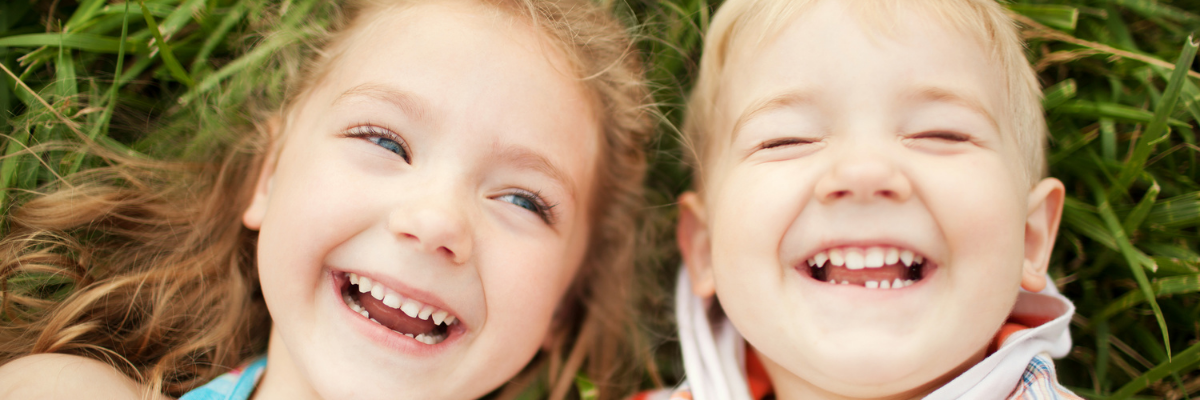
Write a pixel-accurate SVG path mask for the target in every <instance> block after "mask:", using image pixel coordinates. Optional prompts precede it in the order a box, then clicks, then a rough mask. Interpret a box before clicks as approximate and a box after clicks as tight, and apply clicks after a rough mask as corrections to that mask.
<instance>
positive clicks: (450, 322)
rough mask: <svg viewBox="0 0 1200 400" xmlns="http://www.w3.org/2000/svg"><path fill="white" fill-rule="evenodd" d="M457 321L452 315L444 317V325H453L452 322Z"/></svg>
mask: <svg viewBox="0 0 1200 400" xmlns="http://www.w3.org/2000/svg"><path fill="white" fill-rule="evenodd" d="M457 320H458V318H455V317H454V316H453V315H451V316H447V317H446V325H450V324H453V323H454V321H457Z"/></svg>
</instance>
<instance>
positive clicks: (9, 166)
mask: <svg viewBox="0 0 1200 400" xmlns="http://www.w3.org/2000/svg"><path fill="white" fill-rule="evenodd" d="M6 138H7V139H8V140H6V141H5V142H6V143H7V144H6V145H5V146H4V147H5V149H4V161H3V162H0V211H5V212H7V209H8V193H9V191H10V189H12V188H13V184H14V183H15V182H16V176H17V167H18V166H20V165H21V158H24V156H18V155H17V153H19V152H21V151H24V150H25V148H26V146H27V145H28V144H29V131H28V130H24V129H19V130H18V131H16V132H13V135H12V136H7V137H6Z"/></svg>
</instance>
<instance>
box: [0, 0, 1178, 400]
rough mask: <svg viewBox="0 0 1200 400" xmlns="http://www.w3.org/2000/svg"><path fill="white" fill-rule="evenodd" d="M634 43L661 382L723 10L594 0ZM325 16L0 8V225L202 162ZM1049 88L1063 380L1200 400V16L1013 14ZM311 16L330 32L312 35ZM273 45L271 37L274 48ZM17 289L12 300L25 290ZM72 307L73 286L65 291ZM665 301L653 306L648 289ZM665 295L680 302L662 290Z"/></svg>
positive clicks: (236, 9) (1119, 6) (1036, 8)
mask: <svg viewBox="0 0 1200 400" xmlns="http://www.w3.org/2000/svg"><path fill="white" fill-rule="evenodd" d="M598 1H604V3H605V4H606V5H607V6H609V7H611V8H612V9H613V10H614V12H616V13H617V14H618V15H620V16H621V18H623V19H625V20H626V21H627V22H628V23H629V24H630V25H631V26H635V27H636V29H635V30H636V32H637V34H638V35H639V38H640V40H639V44H640V46H641V48H642V50H643V51H644V53H643V56H644V57H645V59H646V61H647V64H648V66H649V68H650V78H651V80H652V81H653V83H654V84H655V87H656V88H657V90H656V97H657V100H658V102H659V103H660V104H659V113H660V115H661V121H662V123H661V128H662V129H661V134H660V135H659V137H658V139H657V140H656V141H655V143H654V144H653V145H654V151H653V152H652V154H651V161H652V170H651V174H650V176H649V185H650V188H651V193H650V197H651V202H652V205H653V207H654V208H653V211H654V212H655V214H656V215H657V216H658V217H659V218H653V219H651V220H650V221H649V223H648V228H649V229H648V232H649V233H648V234H647V236H648V239H647V242H648V243H654V245H652V246H647V247H646V248H645V249H644V250H645V253H646V257H644V259H645V261H644V263H645V264H646V265H644V267H646V269H647V271H648V272H647V273H646V276H647V278H648V279H647V280H648V281H649V284H648V285H647V286H646V287H645V288H643V289H644V291H645V292H646V296H645V298H644V299H643V300H642V301H643V303H644V304H643V307H642V308H643V309H646V310H650V312H649V313H648V315H647V317H648V318H646V319H645V323H644V325H645V326H644V328H645V329H644V330H645V333H647V334H648V337H649V338H650V343H651V344H652V345H653V354H654V359H655V360H657V362H656V363H654V364H655V365H654V366H653V367H652V368H651V369H650V374H649V376H648V377H647V382H648V383H647V384H648V385H650V384H655V383H661V384H667V385H670V384H673V383H674V382H677V381H678V380H679V378H680V375H681V374H682V371H681V368H680V364H679V361H678V358H677V357H678V351H677V350H676V349H675V346H674V345H675V343H674V342H673V339H672V334H671V330H672V325H671V317H670V299H669V297H668V295H667V293H669V292H670V290H669V288H670V286H671V284H672V283H673V274H674V271H675V268H676V266H677V265H678V258H677V255H676V254H675V252H674V250H673V249H672V246H671V244H670V236H671V226H670V223H671V219H670V218H671V217H672V209H671V207H670V203H671V199H672V198H673V197H674V196H675V195H676V194H678V193H679V192H680V191H682V190H683V189H684V188H686V187H687V184H688V172H687V171H688V170H687V167H686V166H685V165H683V164H682V163H681V162H680V157H679V154H680V148H679V141H678V134H677V131H676V129H675V128H674V127H675V126H678V124H679V122H680V120H681V117H682V114H683V111H684V110H683V108H682V103H683V99H684V94H685V93H686V92H687V88H688V84H689V82H690V81H691V80H692V78H693V77H694V74H695V72H696V71H695V63H696V60H697V59H698V57H699V48H700V45H701V42H702V39H701V38H702V32H703V31H704V30H705V28H706V27H707V23H708V20H709V18H710V16H711V15H712V12H713V10H714V9H715V7H716V6H717V5H718V4H717V3H719V2H718V1H705V0H598ZM327 7H329V4H328V3H327V2H325V1H319V0H283V1H261V0H256V1H240V0H149V1H136V2H129V3H124V2H108V1H104V0H82V1H72V0H6V1H4V2H3V3H0V64H2V65H3V66H4V70H3V71H0V132H4V133H5V136H4V137H3V138H2V140H3V148H2V150H0V151H2V153H0V154H2V156H0V189H2V190H0V207H8V206H9V205H11V204H12V203H13V202H19V201H20V198H21V196H22V195H23V194H24V193H28V192H29V191H31V190H34V189H36V188H38V187H41V186H44V185H46V184H49V183H52V182H54V181H55V180H56V179H57V178H58V177H60V176H65V175H69V174H71V173H74V172H77V171H79V170H82V169H86V168H89V167H93V166H96V165H99V163H102V162H103V161H102V160H100V159H97V158H95V157H92V156H89V155H87V154H85V153H83V152H79V151H76V150H73V149H72V148H69V147H62V146H44V145H45V144H48V143H71V142H79V141H81V140H82V139H81V138H83V137H87V138H90V139H92V140H95V141H96V142H98V143H100V144H102V145H104V146H108V147H110V148H113V149H116V150H118V151H121V152H123V153H125V154H129V155H133V156H135V157H147V158H160V159H162V158H165V159H188V158H196V157H199V156H202V155H203V154H204V151H205V149H208V148H211V146H213V145H214V143H217V142H219V141H220V140H221V139H222V134H223V132H222V129H221V128H222V126H223V123H224V122H227V121H230V120H239V119H240V120H242V121H244V120H245V119H246V118H249V117H250V116H248V115H243V114H244V111H243V110H244V109H243V108H242V106H243V105H244V104H245V102H246V100H247V99H248V98H251V97H252V96H267V97H270V96H281V95H282V93H281V91H282V89H281V88H282V86H283V85H282V82H283V80H284V78H285V77H284V76H283V75H282V74H283V73H282V72H280V71H281V69H280V68H277V67H278V64H276V63H275V61H274V60H275V59H274V57H273V56H274V55H275V54H276V53H278V52H284V51H287V50H288V49H291V48H295V47H297V46H301V44H300V43H302V41H303V39H304V38H305V37H308V36H310V35H311V33H312V32H314V31H316V30H318V29H319V28H320V27H321V26H323V25H324V23H325V22H324V21H323V20H322V19H321V17H320V16H321V15H324V14H323V10H326V8H327ZM1007 7H1008V8H1009V9H1010V10H1011V11H1012V15H1013V16H1014V18H1016V19H1017V20H1019V21H1021V23H1022V26H1023V31H1024V33H1025V37H1026V39H1027V40H1028V43H1029V51H1028V54H1029V58H1030V62H1031V63H1033V65H1034V66H1035V68H1036V69H1037V70H1038V71H1039V73H1040V77H1041V80H1042V84H1043V86H1044V87H1045V88H1046V89H1045V101H1044V105H1045V107H1046V110H1047V111H1046V112H1047V121H1048V123H1049V126H1050V132H1051V138H1050V150H1049V152H1048V157H1049V161H1050V171H1051V175H1053V176H1055V177H1058V178H1059V179H1061V180H1062V181H1063V182H1064V183H1065V184H1066V186H1067V192H1068V193H1067V196H1068V198H1067V203H1066V208H1065V212H1064V217H1063V225H1062V228H1061V231H1060V234H1059V238H1058V242H1057V246H1056V248H1055V256H1054V259H1053V261H1052V264H1051V274H1052V275H1053V276H1054V278H1055V280H1056V283H1057V284H1058V286H1059V288H1060V289H1062V291H1063V292H1064V293H1065V294H1066V295H1067V296H1069V297H1071V298H1072V299H1073V300H1074V301H1075V303H1076V305H1077V306H1078V308H1079V309H1078V313H1077V315H1075V317H1074V319H1073V321H1072V325H1071V330H1072V335H1073V337H1074V343H1075V347H1074V349H1073V351H1072V352H1071V354H1070V355H1069V356H1068V357H1067V358H1066V359H1064V360H1060V361H1059V362H1058V365H1059V376H1060V380H1061V381H1062V382H1063V383H1064V384H1065V385H1067V386H1068V387H1071V388H1072V389H1074V390H1076V392H1077V393H1079V394H1080V395H1083V396H1084V397H1087V398H1097V399H1101V398H1104V399H1109V398H1111V399H1127V398H1166V399H1182V398H1190V397H1189V396H1190V395H1198V394H1200V371H1198V369H1197V368H1198V367H1200V296H1197V292H1198V291H1200V248H1198V246H1197V245H1198V243H1200V165H1197V154H1198V153H1200V147H1198V145H1200V144H1198V143H1197V142H1196V129H1197V126H1198V125H1197V121H1198V120H1200V72H1197V71H1198V70H1200V67H1198V65H1200V64H1198V63H1197V62H1196V57H1195V53H1196V44H1195V43H1194V42H1190V41H1189V35H1191V34H1192V33H1193V32H1196V31H1200V0H1157V1H1156V0H1070V1H1025V0H1022V1H1015V2H1012V3H1009V4H1007ZM314 16H315V17H314ZM264 32H267V33H264ZM20 283H21V281H20V280H19V279H17V280H13V281H10V284H20ZM62 285H63V289H64V290H65V289H66V288H67V287H68V286H69V282H62ZM656 287H657V288H659V289H657V290H651V289H652V288H656ZM663 288H666V289H663Z"/></svg>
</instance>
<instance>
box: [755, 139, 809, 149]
mask: <svg viewBox="0 0 1200 400" xmlns="http://www.w3.org/2000/svg"><path fill="white" fill-rule="evenodd" d="M813 142H815V140H812V139H803V138H796V137H789V138H781V139H771V140H768V141H765V142H762V144H760V145H758V149H759V150H766V149H773V148H776V147H783V146H790V145H794V144H809V143H813Z"/></svg>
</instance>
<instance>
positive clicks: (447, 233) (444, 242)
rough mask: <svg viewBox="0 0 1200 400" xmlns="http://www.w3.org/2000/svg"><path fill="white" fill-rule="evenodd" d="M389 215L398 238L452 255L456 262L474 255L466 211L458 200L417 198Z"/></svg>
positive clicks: (391, 228)
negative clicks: (472, 253)
mask: <svg viewBox="0 0 1200 400" xmlns="http://www.w3.org/2000/svg"><path fill="white" fill-rule="evenodd" d="M414 200H415V203H416V204H412V203H410V204H409V205H408V206H407V207H396V208H395V209H394V210H392V212H391V214H390V215H389V216H388V230H390V231H391V232H392V233H393V234H395V235H396V237H397V240H400V241H412V242H413V243H414V244H415V245H416V246H417V248H418V249H420V250H421V251H424V252H427V253H433V254H438V255H443V256H445V257H448V258H449V259H450V260H451V261H453V262H454V263H455V264H462V263H464V262H466V261H467V260H469V259H470V258H471V251H472V246H473V243H472V239H471V231H470V227H469V224H468V223H467V220H466V219H467V218H466V215H465V214H464V213H463V212H462V210H461V209H460V207H461V205H460V204H458V202H455V201H445V199H434V198H425V199H414Z"/></svg>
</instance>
